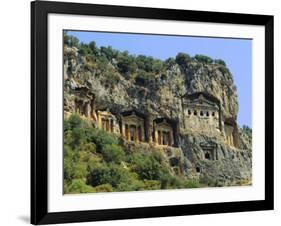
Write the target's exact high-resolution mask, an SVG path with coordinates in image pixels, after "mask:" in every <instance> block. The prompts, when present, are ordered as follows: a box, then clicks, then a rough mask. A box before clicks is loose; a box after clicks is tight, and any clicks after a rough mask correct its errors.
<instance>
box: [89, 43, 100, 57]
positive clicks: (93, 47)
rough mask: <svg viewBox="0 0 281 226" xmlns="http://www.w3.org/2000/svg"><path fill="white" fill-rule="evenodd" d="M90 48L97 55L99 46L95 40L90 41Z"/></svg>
mask: <svg viewBox="0 0 281 226" xmlns="http://www.w3.org/2000/svg"><path fill="white" fill-rule="evenodd" d="M89 48H90V50H91V51H92V54H94V55H97V53H98V47H97V45H96V42H95V41H92V42H90V43H89Z"/></svg>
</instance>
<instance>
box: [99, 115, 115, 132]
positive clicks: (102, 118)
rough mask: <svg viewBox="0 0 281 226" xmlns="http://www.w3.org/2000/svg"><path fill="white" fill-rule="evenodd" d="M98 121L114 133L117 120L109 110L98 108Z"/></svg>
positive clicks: (102, 127) (104, 128) (106, 129)
mask: <svg viewBox="0 0 281 226" xmlns="http://www.w3.org/2000/svg"><path fill="white" fill-rule="evenodd" d="M96 115H97V121H98V127H99V128H101V129H103V130H105V131H107V132H111V133H114V132H115V131H114V127H115V125H114V124H115V120H114V116H113V115H112V114H111V113H110V112H109V111H108V110H98V111H97V114H96Z"/></svg>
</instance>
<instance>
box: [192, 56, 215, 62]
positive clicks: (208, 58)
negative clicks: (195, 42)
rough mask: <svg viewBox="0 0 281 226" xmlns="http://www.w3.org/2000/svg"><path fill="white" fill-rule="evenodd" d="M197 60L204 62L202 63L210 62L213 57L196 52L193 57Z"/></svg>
mask: <svg viewBox="0 0 281 226" xmlns="http://www.w3.org/2000/svg"><path fill="white" fill-rule="evenodd" d="M194 58H195V59H196V60H197V61H198V62H201V63H204V64H212V63H213V59H212V58H211V57H208V56H205V55H202V54H196V55H195V57H194Z"/></svg>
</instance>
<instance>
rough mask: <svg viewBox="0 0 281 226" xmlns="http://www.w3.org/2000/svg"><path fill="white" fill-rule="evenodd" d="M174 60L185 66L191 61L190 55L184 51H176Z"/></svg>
mask: <svg viewBox="0 0 281 226" xmlns="http://www.w3.org/2000/svg"><path fill="white" fill-rule="evenodd" d="M175 61H176V63H177V64H178V65H180V66H182V67H186V66H187V65H188V63H189V62H190V61H191V57H190V56H189V55H188V54H186V53H178V54H177V56H176V60H175Z"/></svg>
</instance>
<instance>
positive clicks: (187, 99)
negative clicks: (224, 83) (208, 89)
mask: <svg viewBox="0 0 281 226" xmlns="http://www.w3.org/2000/svg"><path fill="white" fill-rule="evenodd" d="M182 121H183V123H184V125H185V128H186V129H191V130H199V131H202V130H204V131H216V130H221V118H220V101H219V100H218V99H217V98H216V97H214V96H212V95H210V94H208V93H205V92H196V93H192V94H186V95H185V96H184V114H183V120H182Z"/></svg>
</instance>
